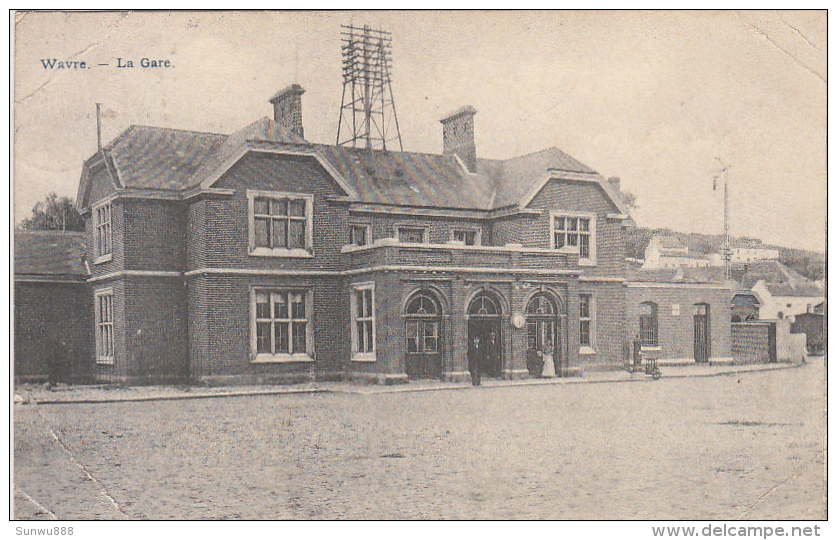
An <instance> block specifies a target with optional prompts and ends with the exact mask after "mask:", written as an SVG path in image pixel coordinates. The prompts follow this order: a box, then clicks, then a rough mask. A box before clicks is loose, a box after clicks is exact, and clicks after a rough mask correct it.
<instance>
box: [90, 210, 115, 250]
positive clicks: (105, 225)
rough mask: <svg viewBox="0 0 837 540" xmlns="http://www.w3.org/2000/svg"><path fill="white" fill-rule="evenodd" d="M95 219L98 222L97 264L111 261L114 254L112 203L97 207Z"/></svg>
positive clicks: (96, 241) (95, 242) (94, 211)
mask: <svg viewBox="0 0 837 540" xmlns="http://www.w3.org/2000/svg"><path fill="white" fill-rule="evenodd" d="M93 215H94V219H95V220H96V237H95V241H94V244H95V247H96V260H95V261H94V263H96V262H104V261H109V260H111V257H112V254H113V226H112V206H111V204H110V203H107V204H103V205H101V206H97V207H96V208H94V210H93Z"/></svg>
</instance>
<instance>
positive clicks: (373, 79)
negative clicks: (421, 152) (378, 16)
mask: <svg viewBox="0 0 837 540" xmlns="http://www.w3.org/2000/svg"><path fill="white" fill-rule="evenodd" d="M341 28H342V29H343V31H342V32H340V34H341V35H342V36H343V37H342V39H341V42H342V47H341V48H342V50H343V98H342V104H341V106H340V121H339V123H338V127H337V145H338V146H354V147H363V148H366V149H369V150H371V149H381V150H384V151H386V150H387V144H388V143H394V142H397V143H398V149H399V150H401V151H404V147H403V145H402V144H401V131H400V130H399V128H398V117H397V116H396V114H395V101H394V99H393V96H392V78H391V77H390V68H391V67H392V34H391V33H389V32H385V31H384V30H374V29H372V28H370V27H369V26H364V27H363V28H358V27H355V26H353V25H349V26H345V25H342V26H341ZM392 124H394V134H391V133H392V131H393V130H392V129H391V128H392V127H393V125H392Z"/></svg>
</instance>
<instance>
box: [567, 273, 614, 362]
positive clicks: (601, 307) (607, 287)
mask: <svg viewBox="0 0 837 540" xmlns="http://www.w3.org/2000/svg"><path fill="white" fill-rule="evenodd" d="M578 293H579V294H592V295H593V302H594V308H593V309H594V310H595V312H594V318H595V335H594V336H593V338H592V340H593V344H592V345H593V350H594V351H595V353H594V354H582V355H580V362H581V367H582V368H583V369H584V370H590V371H598V370H610V369H618V368H621V367H622V365H623V363H624V359H623V346H624V345H623V339H624V335H625V317H624V313H625V311H624V307H625V288H624V286H623V285H622V284H621V283H584V282H582V283H581V284H580V285H579V289H578ZM570 317H572V318H575V319H577V318H578V317H579V313H578V312H574V313H571V314H570ZM577 340H578V338H576V341H577Z"/></svg>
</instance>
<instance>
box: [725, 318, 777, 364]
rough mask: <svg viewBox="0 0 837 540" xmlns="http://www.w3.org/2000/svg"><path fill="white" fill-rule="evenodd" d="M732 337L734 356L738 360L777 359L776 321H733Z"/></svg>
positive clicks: (761, 361) (766, 360)
mask: <svg viewBox="0 0 837 540" xmlns="http://www.w3.org/2000/svg"><path fill="white" fill-rule="evenodd" d="M730 338H731V342H732V343H731V345H732V357H733V358H734V359H735V361H736V362H744V363H767V362H775V361H776V323H773V322H762V321H750V322H743V323H732V326H731V329H730Z"/></svg>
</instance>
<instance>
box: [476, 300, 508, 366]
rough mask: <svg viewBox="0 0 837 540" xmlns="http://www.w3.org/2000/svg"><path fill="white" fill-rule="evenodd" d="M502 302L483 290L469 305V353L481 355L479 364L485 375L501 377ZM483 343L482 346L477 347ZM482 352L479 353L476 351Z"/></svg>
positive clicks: (478, 360)
mask: <svg viewBox="0 0 837 540" xmlns="http://www.w3.org/2000/svg"><path fill="white" fill-rule="evenodd" d="M502 314H503V312H502V309H501V307H500V302H499V301H498V300H497V298H496V297H494V296H493V295H491V294H489V293H486V292H481V293H479V294H478V295H477V296H475V297H474V299H473V300H471V303H470V304H469V305H468V355H469V357H471V356H473V355H477V354H478V355H479V358H478V359H477V365H478V366H479V370H480V372H481V373H482V374H483V375H487V376H489V377H499V376H500V373H501V371H502V366H503V347H502V335H501V332H500V317H501V316H502ZM476 343H481V344H482V345H481V346H480V347H475V344H476ZM477 350H479V351H480V352H479V353H477V352H476V351H477Z"/></svg>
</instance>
